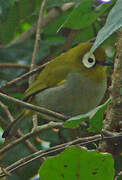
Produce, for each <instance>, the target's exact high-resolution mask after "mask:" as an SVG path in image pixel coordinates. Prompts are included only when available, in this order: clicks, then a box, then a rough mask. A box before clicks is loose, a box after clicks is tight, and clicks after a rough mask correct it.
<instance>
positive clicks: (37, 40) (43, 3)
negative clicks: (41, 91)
mask: <svg viewBox="0 0 122 180" xmlns="http://www.w3.org/2000/svg"><path fill="white" fill-rule="evenodd" d="M46 1H47V0H43V1H42V4H41V8H40V12H39V18H38V22H37V31H36V40H35V45H34V50H33V55H32V61H31V67H30V70H33V69H34V66H35V61H36V57H37V53H38V49H39V42H40V29H41V24H42V22H43V12H44V8H45V5H46Z"/></svg>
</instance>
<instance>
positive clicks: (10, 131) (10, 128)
mask: <svg viewBox="0 0 122 180" xmlns="http://www.w3.org/2000/svg"><path fill="white" fill-rule="evenodd" d="M24 116H25V111H23V112H22V113H21V114H19V116H18V117H17V118H16V119H15V120H14V121H13V122H11V123H10V124H9V125H8V127H7V128H6V129H5V131H4V132H3V135H2V138H7V137H9V136H11V135H12V134H13V132H14V131H15V129H17V128H16V125H17V123H18V122H19V120H21V119H22V118H24Z"/></svg>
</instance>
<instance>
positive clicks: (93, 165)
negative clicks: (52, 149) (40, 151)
mask: <svg viewBox="0 0 122 180" xmlns="http://www.w3.org/2000/svg"><path fill="white" fill-rule="evenodd" d="M114 171H115V170H114V161H113V158H112V155H111V154H108V153H100V152H98V151H95V150H91V151H89V150H87V149H85V148H80V147H77V146H72V147H69V148H67V149H66V150H65V151H64V152H62V153H61V154H59V155H57V156H55V157H48V158H47V159H46V160H45V162H44V163H43V165H42V166H41V167H40V170H39V174H40V180H41V179H43V180H77V179H78V180H113V177H114Z"/></svg>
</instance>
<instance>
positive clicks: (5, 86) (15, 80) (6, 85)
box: [0, 62, 50, 89]
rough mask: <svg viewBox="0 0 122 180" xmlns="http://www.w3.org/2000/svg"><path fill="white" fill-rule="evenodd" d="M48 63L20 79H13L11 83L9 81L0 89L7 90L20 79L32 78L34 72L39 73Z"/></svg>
mask: <svg viewBox="0 0 122 180" xmlns="http://www.w3.org/2000/svg"><path fill="white" fill-rule="evenodd" d="M49 63H50V62H47V63H45V64H43V65H40V66H39V67H37V68H35V69H34V70H32V71H29V72H27V73H25V74H23V75H22V76H20V77H17V78H16V79H13V80H12V81H9V82H8V83H6V84H5V85H3V86H2V87H1V88H0V89H4V88H7V87H9V86H12V85H14V84H15V83H17V82H19V81H21V80H22V79H25V78H28V77H29V76H32V75H33V74H35V73H36V72H39V71H41V70H42V69H43V68H44V67H45V66H46V65H47V64H49Z"/></svg>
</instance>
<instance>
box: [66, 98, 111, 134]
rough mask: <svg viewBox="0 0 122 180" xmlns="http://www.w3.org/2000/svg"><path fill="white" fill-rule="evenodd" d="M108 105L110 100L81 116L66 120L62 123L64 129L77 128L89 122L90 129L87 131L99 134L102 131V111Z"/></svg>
mask: <svg viewBox="0 0 122 180" xmlns="http://www.w3.org/2000/svg"><path fill="white" fill-rule="evenodd" d="M109 103H110V98H109V99H108V100H107V101H106V102H105V103H104V104H102V105H100V106H98V107H96V108H95V109H93V110H91V111H90V112H88V113H87V114H81V115H78V116H74V117H72V118H70V119H68V120H67V121H66V122H65V123H64V127H65V128H71V129H74V128H78V127H79V125H80V123H82V122H84V121H88V120H89V122H90V128H89V129H88V130H89V131H90V132H100V131H101V130H102V122H103V115H104V111H105V109H106V108H107V105H108V104H109Z"/></svg>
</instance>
